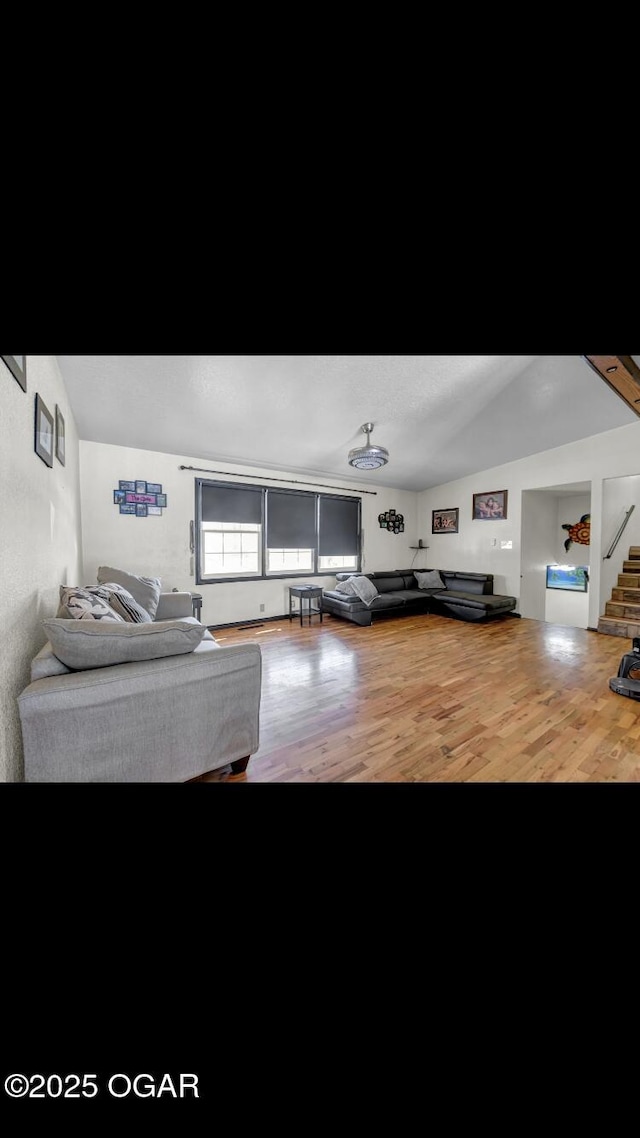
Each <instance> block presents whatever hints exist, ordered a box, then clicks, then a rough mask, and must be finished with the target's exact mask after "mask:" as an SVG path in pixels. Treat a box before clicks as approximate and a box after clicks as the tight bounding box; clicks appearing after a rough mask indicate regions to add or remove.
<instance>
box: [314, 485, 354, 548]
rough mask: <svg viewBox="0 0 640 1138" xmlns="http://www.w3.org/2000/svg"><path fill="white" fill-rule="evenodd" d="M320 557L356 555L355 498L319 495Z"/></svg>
mask: <svg viewBox="0 0 640 1138" xmlns="http://www.w3.org/2000/svg"><path fill="white" fill-rule="evenodd" d="M319 497H320V533H319V537H318V553H319V554H320V557H349V556H354V557H355V556H356V554H357V553H358V537H359V526H358V520H359V507H360V502H359V499H357V498H328V497H325V496H324V494H320V495H319Z"/></svg>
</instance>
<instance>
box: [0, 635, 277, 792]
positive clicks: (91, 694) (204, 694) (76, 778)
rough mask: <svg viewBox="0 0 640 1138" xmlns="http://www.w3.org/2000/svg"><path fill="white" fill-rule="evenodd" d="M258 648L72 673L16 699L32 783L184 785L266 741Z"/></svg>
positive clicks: (205, 648)
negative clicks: (261, 729) (262, 726)
mask: <svg viewBox="0 0 640 1138" xmlns="http://www.w3.org/2000/svg"><path fill="white" fill-rule="evenodd" d="M261 678H262V657H261V651H260V647H259V645H257V644H252V643H247V644H234V645H228V646H225V647H222V646H221V645H219V644H217V643H216V642H215V641H214V640H203V641H202V643H201V644H199V645H198V647H197V648H196V649H195V650H194V651H193V652H187V653H183V654H181V655H179V656H166V657H163V658H162V659H159V660H143V661H138V662H131V663H127V664H115V665H112V666H110V667H105V668H92V669H90V670H89V671H85V672H71V673H69V674H68V675H63V676H50V677H48V678H47V679H41V680H36V681H34V682H32V683H30V684H29V685H28V686H27V687H26V688H25V690H24V691H23V692H22V693H21V694H20V696H19V697H18V707H19V711H20V720H21V726H22V738H23V744H24V758H25V778H26V781H27V782H43V781H44V782H184V781H186V780H188V779H190V778H195V777H196V776H197V775H200V774H204V773H205V772H206V771H209V770H214V769H215V768H216V767H219V766H222V765H224V764H225V763H227V762H233V761H234V760H235V759H240V758H244V757H245V756H246V755H250V754H253V753H254V752H255V751H256V750H257V749H258V745H259V712H260V696H261Z"/></svg>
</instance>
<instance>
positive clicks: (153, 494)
mask: <svg viewBox="0 0 640 1138" xmlns="http://www.w3.org/2000/svg"><path fill="white" fill-rule="evenodd" d="M113 504H114V506H119V508H120V513H121V514H129V515H131V516H133V517H136V518H150V517H155V518H161V517H162V514H163V511H164V507H165V506H166V504H167V495H166V494H164V493H163V492H162V483H161V482H147V481H145V479H142V478H135V479H133V478H120V479H118V489H117V490H114V491H113Z"/></svg>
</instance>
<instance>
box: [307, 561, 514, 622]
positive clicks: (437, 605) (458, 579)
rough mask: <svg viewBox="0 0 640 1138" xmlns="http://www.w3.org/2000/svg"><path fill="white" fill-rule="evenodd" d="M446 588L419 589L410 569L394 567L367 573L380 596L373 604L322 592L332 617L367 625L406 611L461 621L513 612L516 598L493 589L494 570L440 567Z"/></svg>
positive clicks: (344, 577) (339, 577)
mask: <svg viewBox="0 0 640 1138" xmlns="http://www.w3.org/2000/svg"><path fill="white" fill-rule="evenodd" d="M439 573H440V577H441V578H442V580H443V582H444V584H445V588H444V589H440V588H437V589H420V588H419V587H418V581H417V579H416V577H415V576H414V575H413V572H412V571H411V569H393V570H388V571H384V572H382V571H381V572H379V573H364V574H362V576H365V577H368V578H369V580H370V581H373V583H374V585H375V586H376V589H377V590H378V593H379V596H377V597H375V598H374V600H373V601H372V602H371V605H366V604H364V602H363V601H361V600H360V598H359V597H357V596H356V597H352V596H349V595H347V594H345V593H340V592H336V590H335V589H328V590H327V591H326V592H324V593H323V594H322V608H323V610H324V612H330V613H332V614H333V616H342V617H344V618H345V619H346V620H352V621H354V622H355V624H361V625H368V624H371V623H372V621H373V617H374V616H376V615H380V614H381V613H386V614H394V615H396V616H401V615H402V614H403V613H416V612H435V613H442V614H443V615H450V616H456V617H459V618H461V619H462V620H472V621H477V620H487V619H488V618H490V617H494V616H503V615H505V614H506V613H509V612H513V610H514V609H515V607H516V604H517V599H516V597H508V596H502V595H496V594H494V592H493V574H492V573H462V572H453V571H452V570H448V569H440V570H439ZM357 575H358V574H354V573H336V580H338V581H346V580H347V579H348V578H349V577H353V576H357Z"/></svg>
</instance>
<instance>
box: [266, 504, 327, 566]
mask: <svg viewBox="0 0 640 1138" xmlns="http://www.w3.org/2000/svg"><path fill="white" fill-rule="evenodd" d="M266 496H267V510H266V522H265V532H266V535H267V538H266V543H265V544H266V547H267V573H286V572H287V571H291V572H292V573H313V571H314V569H315V551H316V514H317V504H316V499H317V495H316V494H304V493H301V492H300V491H299V490H267V491H266Z"/></svg>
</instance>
